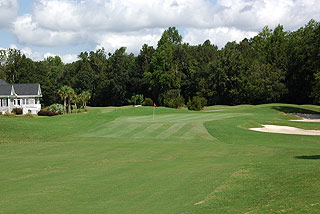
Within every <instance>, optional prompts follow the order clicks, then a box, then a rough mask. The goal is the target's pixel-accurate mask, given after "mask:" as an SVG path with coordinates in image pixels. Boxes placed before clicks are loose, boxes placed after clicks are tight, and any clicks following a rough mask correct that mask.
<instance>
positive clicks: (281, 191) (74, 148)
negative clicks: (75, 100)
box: [0, 104, 320, 213]
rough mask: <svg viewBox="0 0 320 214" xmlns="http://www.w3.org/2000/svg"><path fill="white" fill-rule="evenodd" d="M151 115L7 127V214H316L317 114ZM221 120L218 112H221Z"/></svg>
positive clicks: (0, 141) (0, 204) (3, 186)
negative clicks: (302, 118)
mask: <svg viewBox="0 0 320 214" xmlns="http://www.w3.org/2000/svg"><path fill="white" fill-rule="evenodd" d="M152 110H153V108H152V107H139V108H131V107H123V108H115V107H110V108H92V109H90V112H89V113H83V114H72V115H63V116H56V117H39V118H32V119H12V118H6V117H0V127H1V129H0V171H1V173H0V190H1V191H0V213H317V212H318V211H319V210H320V192H319V188H320V179H319V177H320V176H319V174H320V167H319V166H320V158H319V156H320V140H319V139H320V138H319V136H302V135H284V134H272V133H259V132H254V131H250V130H248V128H251V127H259V126H260V125H261V124H274V125H288V126H294V127H298V128H305V129H320V124H317V123H301V122H291V121H288V120H289V119H295V118H296V117H295V116H292V115H288V114H285V113H283V112H287V113H294V112H292V111H299V112H304V111H308V112H311V111H312V112H314V113H317V112H319V110H320V109H319V108H318V106H310V105H309V106H297V105H285V104H269V105H260V106H249V105H242V106H235V107H230V106H216V107H209V108H206V109H205V111H207V112H190V111H187V110H176V109H168V108H157V109H156V116H155V119H154V120H153V118H152ZM216 110H218V111H216Z"/></svg>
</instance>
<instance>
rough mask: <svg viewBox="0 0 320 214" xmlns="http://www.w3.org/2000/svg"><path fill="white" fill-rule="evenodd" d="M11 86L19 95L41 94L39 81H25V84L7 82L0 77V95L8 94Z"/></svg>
mask: <svg viewBox="0 0 320 214" xmlns="http://www.w3.org/2000/svg"><path fill="white" fill-rule="evenodd" d="M12 86H13V91H14V93H15V94H16V95H18V96H19V95H20V96H28V95H30V96H38V95H40V96H41V89H40V84H39V83H25V84H12V85H11V84H8V83H6V82H5V81H3V80H2V79H0V95H5V96H10V95H11V90H12Z"/></svg>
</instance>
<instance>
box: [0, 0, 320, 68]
mask: <svg viewBox="0 0 320 214" xmlns="http://www.w3.org/2000/svg"><path fill="white" fill-rule="evenodd" d="M319 11H320V0H0V49H7V48H17V49H20V50H21V51H22V53H24V54H25V55H26V56H27V57H30V58H32V59H33V60H43V59H44V58H46V57H48V56H55V55H58V56H60V57H61V59H62V61H63V62H65V63H69V62H73V61H75V60H77V56H78V55H79V53H80V52H83V51H92V50H93V51H94V50H97V49H99V48H102V47H104V48H105V50H106V51H107V52H111V53H113V52H114V51H115V50H116V49H117V48H120V47H123V46H125V47H127V52H128V53H134V54H136V55H137V54H139V51H140V49H141V47H142V45H143V44H148V45H152V46H154V47H156V46H157V42H158V40H159V39H160V37H161V34H162V32H163V31H164V30H165V29H167V28H168V27H170V26H175V27H177V28H178V30H179V32H180V34H181V35H182V36H183V42H187V43H189V44H191V45H197V44H202V43H203V42H204V41H205V40H207V39H209V40H210V41H211V43H212V44H215V45H217V46H218V47H219V48H222V47H223V46H224V45H225V44H226V43H227V42H228V41H237V42H239V41H241V40H242V39H244V38H251V37H253V36H255V35H257V34H258V33H259V31H261V30H262V28H263V27H264V26H269V27H270V28H274V27H276V26H277V25H278V24H281V25H283V26H284V28H285V30H288V31H294V30H297V29H298V28H300V27H303V26H304V25H305V24H307V23H308V22H309V21H310V19H315V20H316V21H320V12H319Z"/></svg>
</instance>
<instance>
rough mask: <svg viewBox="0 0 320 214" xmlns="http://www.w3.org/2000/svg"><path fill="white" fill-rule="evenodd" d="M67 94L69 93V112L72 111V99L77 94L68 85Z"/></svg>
mask: <svg viewBox="0 0 320 214" xmlns="http://www.w3.org/2000/svg"><path fill="white" fill-rule="evenodd" d="M67 95H68V113H69V114H70V113H71V100H72V99H73V97H74V96H75V93H74V90H73V89H72V88H71V87H70V86H67Z"/></svg>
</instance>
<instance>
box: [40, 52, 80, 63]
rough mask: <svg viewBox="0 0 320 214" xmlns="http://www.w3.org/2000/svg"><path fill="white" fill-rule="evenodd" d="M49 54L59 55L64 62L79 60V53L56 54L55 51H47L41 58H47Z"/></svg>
mask: <svg viewBox="0 0 320 214" xmlns="http://www.w3.org/2000/svg"><path fill="white" fill-rule="evenodd" d="M49 56H52V57H55V56H59V57H60V58H61V60H62V62H63V63H72V62H74V61H77V60H78V55H77V54H65V55H59V54H54V53H50V52H47V53H45V54H43V55H42V59H41V60H43V59H46V58H48V57H49Z"/></svg>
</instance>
